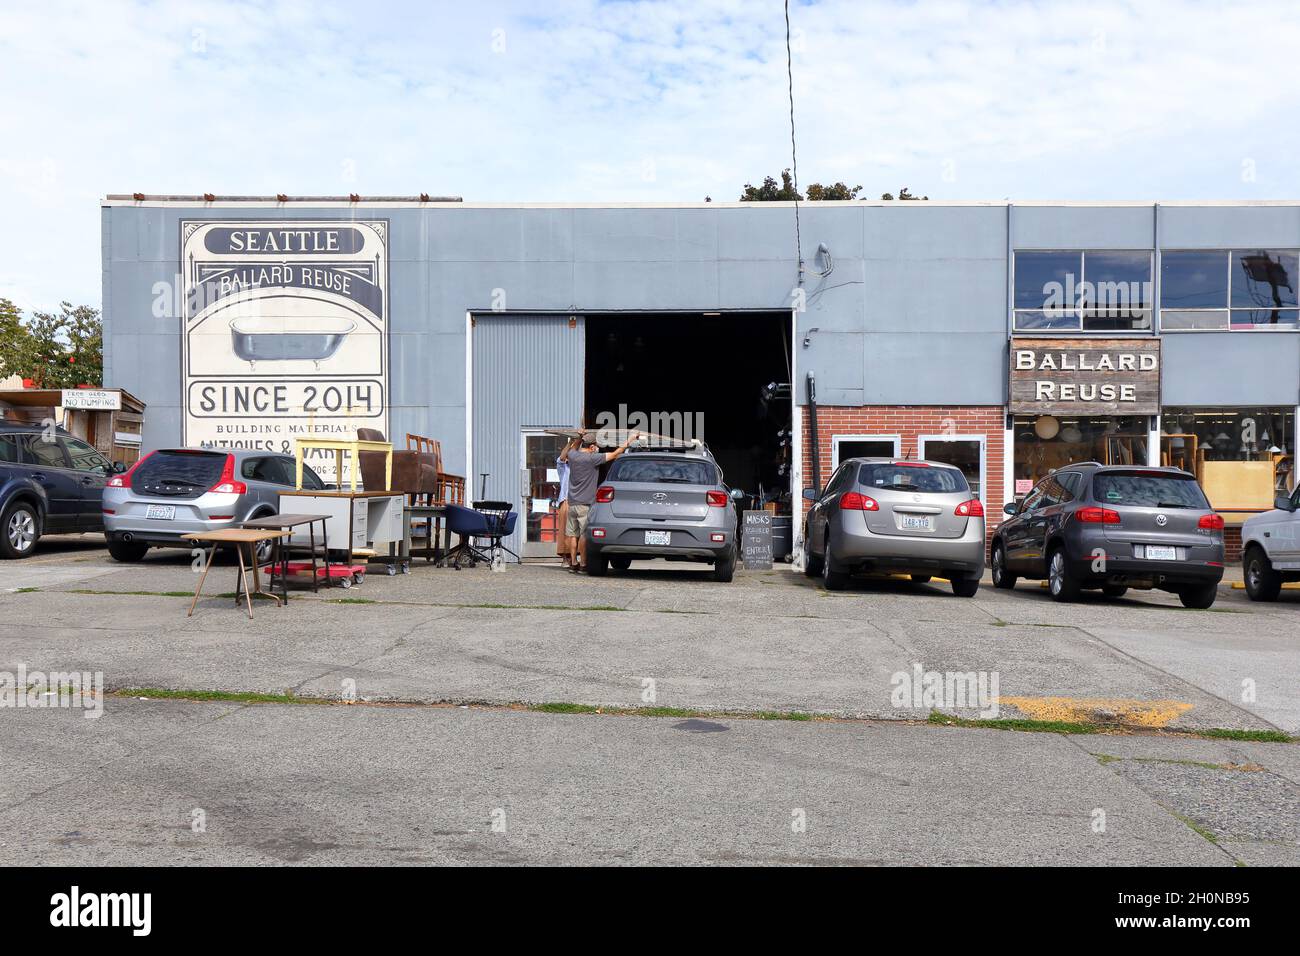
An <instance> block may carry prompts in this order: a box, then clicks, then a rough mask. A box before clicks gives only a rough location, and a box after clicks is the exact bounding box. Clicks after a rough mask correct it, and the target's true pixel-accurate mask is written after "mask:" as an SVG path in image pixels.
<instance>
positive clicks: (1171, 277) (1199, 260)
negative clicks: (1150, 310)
mask: <svg viewBox="0 0 1300 956" xmlns="http://www.w3.org/2000/svg"><path fill="white" fill-rule="evenodd" d="M1298 276H1300V253H1297V252H1296V251H1295V250H1285V249H1238V250H1226V249H1223V250H1171V251H1169V252H1162V253H1161V254H1160V328H1161V330H1162V331H1167V332H1181V331H1188V330H1205V329H1232V330H1234V331H1236V330H1255V329H1294V328H1297V327H1300V308H1298V307H1297V306H1298V305H1300V300H1298V299H1297V277H1298Z"/></svg>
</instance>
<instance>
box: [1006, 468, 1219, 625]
mask: <svg viewBox="0 0 1300 956" xmlns="http://www.w3.org/2000/svg"><path fill="white" fill-rule="evenodd" d="M1004 510H1005V511H1006V513H1007V514H1009V515H1011V518H1010V519H1009V520H1007V521H1004V522H1002V524H1001V525H1000V526H999V527H998V529H997V531H996V532H995V533H994V535H993V539H992V541H990V543H989V566H990V567H991V568H992V571H993V585H994V587H999V588H1013V587H1015V586H1016V579H1017V578H1022V577H1024V578H1040V579H1041V578H1047V582H1048V590H1049V591H1050V592H1051V595H1052V597H1054V598H1055V599H1056V600H1058V601H1071V600H1074V599H1075V598H1077V597H1078V596H1079V592H1080V591H1081V590H1084V589H1087V588H1093V589H1100V590H1101V591H1102V593H1103V594H1105V595H1107V596H1108V597H1120V596H1121V595H1123V594H1124V593H1125V592H1126V591H1127V590H1128V589H1129V588H1141V589H1146V590H1150V589H1152V588H1158V589H1160V590H1162V591H1171V592H1173V593H1174V594H1177V595H1178V597H1179V598H1180V599H1181V600H1182V602H1183V604H1184V605H1185V606H1186V607H1192V608H1208V607H1209V606H1210V605H1212V604H1213V603H1214V598H1215V595H1216V594H1217V593H1218V585H1219V581H1220V579H1221V578H1222V577H1223V518H1222V516H1220V515H1218V514H1215V512H1214V509H1213V508H1212V507H1211V506H1210V503H1209V501H1207V500H1206V497H1205V494H1204V492H1202V491H1201V486H1200V485H1198V484H1197V483H1196V479H1195V478H1194V477H1193V476H1192V475H1190V474H1188V473H1187V472H1185V471H1181V470H1180V469H1177V468H1144V467H1135V466H1131V465H1128V466H1119V465H1100V464H1098V463H1096V462H1086V463H1083V464H1077V465H1069V466H1067V467H1065V468H1062V469H1060V470H1059V471H1056V472H1053V473H1052V474H1051V475H1049V476H1048V477H1046V478H1044V479H1043V480H1042V481H1040V482H1039V483H1038V484H1037V485H1035V486H1034V489H1033V490H1032V491H1031V492H1030V493H1029V494H1028V495H1026V496H1025V497H1024V498H1023V499H1021V500H1020V501H1017V502H1013V503H1011V504H1008V505H1007V506H1006V508H1005V509H1004Z"/></svg>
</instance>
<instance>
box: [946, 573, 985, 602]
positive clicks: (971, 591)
mask: <svg viewBox="0 0 1300 956" xmlns="http://www.w3.org/2000/svg"><path fill="white" fill-rule="evenodd" d="M979 590H980V579H979V578H962V577H956V576H954V577H953V578H952V593H953V594H955V595H957V597H974V596H975V595H976V594H978V593H979Z"/></svg>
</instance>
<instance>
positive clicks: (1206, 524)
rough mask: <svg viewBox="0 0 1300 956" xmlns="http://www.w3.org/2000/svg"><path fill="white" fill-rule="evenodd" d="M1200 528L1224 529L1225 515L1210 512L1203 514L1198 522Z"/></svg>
mask: <svg viewBox="0 0 1300 956" xmlns="http://www.w3.org/2000/svg"><path fill="white" fill-rule="evenodd" d="M1196 526H1197V527H1198V528H1209V529H1210V530H1211V531H1222V530H1223V515H1221V514H1215V513H1214V512H1210V513H1209V514H1208V515H1201V520H1200V521H1198V522H1196Z"/></svg>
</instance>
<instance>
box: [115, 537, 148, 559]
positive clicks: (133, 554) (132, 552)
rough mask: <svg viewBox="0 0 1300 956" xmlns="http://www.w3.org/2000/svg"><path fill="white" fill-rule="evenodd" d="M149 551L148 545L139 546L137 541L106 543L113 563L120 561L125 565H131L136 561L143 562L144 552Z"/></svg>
mask: <svg viewBox="0 0 1300 956" xmlns="http://www.w3.org/2000/svg"><path fill="white" fill-rule="evenodd" d="M148 550H149V545H147V544H141V543H140V542H139V541H110V542H108V553H109V555H110V556H111V557H112V558H113V560H114V561H122V562H124V563H127V564H133V563H135V562H136V561H140V560H143V558H144V556H145V552H147V551H148Z"/></svg>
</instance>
